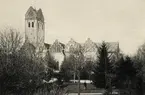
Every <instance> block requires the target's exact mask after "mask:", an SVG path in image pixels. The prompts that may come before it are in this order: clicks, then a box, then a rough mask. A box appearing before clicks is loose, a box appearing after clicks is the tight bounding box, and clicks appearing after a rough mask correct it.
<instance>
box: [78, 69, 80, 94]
mask: <svg viewBox="0 0 145 95" xmlns="http://www.w3.org/2000/svg"><path fill="white" fill-rule="evenodd" d="M78 95H80V71H78Z"/></svg>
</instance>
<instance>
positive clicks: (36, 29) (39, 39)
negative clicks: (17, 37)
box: [25, 6, 120, 65]
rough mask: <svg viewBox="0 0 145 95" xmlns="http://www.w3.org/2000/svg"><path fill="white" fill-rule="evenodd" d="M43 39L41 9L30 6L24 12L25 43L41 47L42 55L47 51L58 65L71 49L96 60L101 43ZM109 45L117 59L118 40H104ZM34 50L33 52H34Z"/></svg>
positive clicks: (43, 27)
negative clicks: (64, 42)
mask: <svg viewBox="0 0 145 95" xmlns="http://www.w3.org/2000/svg"><path fill="white" fill-rule="evenodd" d="M44 40H45V22H44V16H43V12H42V10H41V9H39V10H36V9H35V8H33V7H32V6H31V7H30V8H29V9H28V11H27V12H26V14H25V44H29V45H31V46H32V47H33V48H35V50H36V51H39V50H40V49H43V50H42V51H43V56H45V53H46V52H49V53H50V54H51V55H52V56H53V57H54V59H55V60H56V61H58V63H59V65H61V63H62V61H63V60H64V58H65V57H67V56H69V55H70V54H71V53H72V51H75V50H79V51H81V52H82V53H83V55H84V58H85V60H90V61H95V60H97V59H96V58H97V47H98V46H100V44H101V43H96V42H93V41H92V40H91V39H90V38H88V39H87V40H86V41H85V42H84V43H78V42H76V41H75V40H73V39H72V38H71V39H70V41H68V43H67V44H63V43H61V42H59V41H58V40H55V41H54V43H53V44H48V43H45V42H44ZM106 43H107V45H108V47H109V54H110V55H111V56H112V57H113V58H114V59H117V58H118V56H119V53H120V51H119V50H120V49H119V43H118V42H106ZM36 51H35V52H36Z"/></svg>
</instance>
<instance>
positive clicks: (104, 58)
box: [93, 42, 112, 88]
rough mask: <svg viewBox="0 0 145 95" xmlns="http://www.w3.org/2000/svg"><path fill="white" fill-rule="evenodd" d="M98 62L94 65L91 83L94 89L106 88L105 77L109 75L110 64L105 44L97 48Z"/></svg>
mask: <svg viewBox="0 0 145 95" xmlns="http://www.w3.org/2000/svg"><path fill="white" fill-rule="evenodd" d="M97 57H98V61H97V62H96V64H95V66H94V67H95V68H94V70H93V72H94V74H93V83H94V85H95V86H96V87H99V88H106V87H107V83H106V80H107V79H108V78H107V75H109V74H110V73H111V71H112V70H111V63H110V59H109V56H108V47H107V45H106V43H105V42H103V43H102V44H101V46H100V47H98V56H97Z"/></svg>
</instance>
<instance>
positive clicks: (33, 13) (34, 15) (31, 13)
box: [25, 6, 44, 22]
mask: <svg viewBox="0 0 145 95" xmlns="http://www.w3.org/2000/svg"><path fill="white" fill-rule="evenodd" d="M25 19H37V20H39V21H42V22H44V16H43V13H42V10H41V9H39V10H36V9H34V8H33V7H32V6H30V8H29V9H28V11H27V12H26V14H25Z"/></svg>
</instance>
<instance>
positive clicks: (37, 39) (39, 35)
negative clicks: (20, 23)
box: [25, 6, 45, 47]
mask: <svg viewBox="0 0 145 95" xmlns="http://www.w3.org/2000/svg"><path fill="white" fill-rule="evenodd" d="M44 33H45V25H44V16H43V13H42V10H41V9H39V10H36V9H34V8H33V7H32V6H31V7H30V8H29V9H28V11H27V12H26V14H25V41H26V42H28V43H31V44H33V45H34V46H35V47H36V46H40V45H42V44H44V35H45V34H44Z"/></svg>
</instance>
